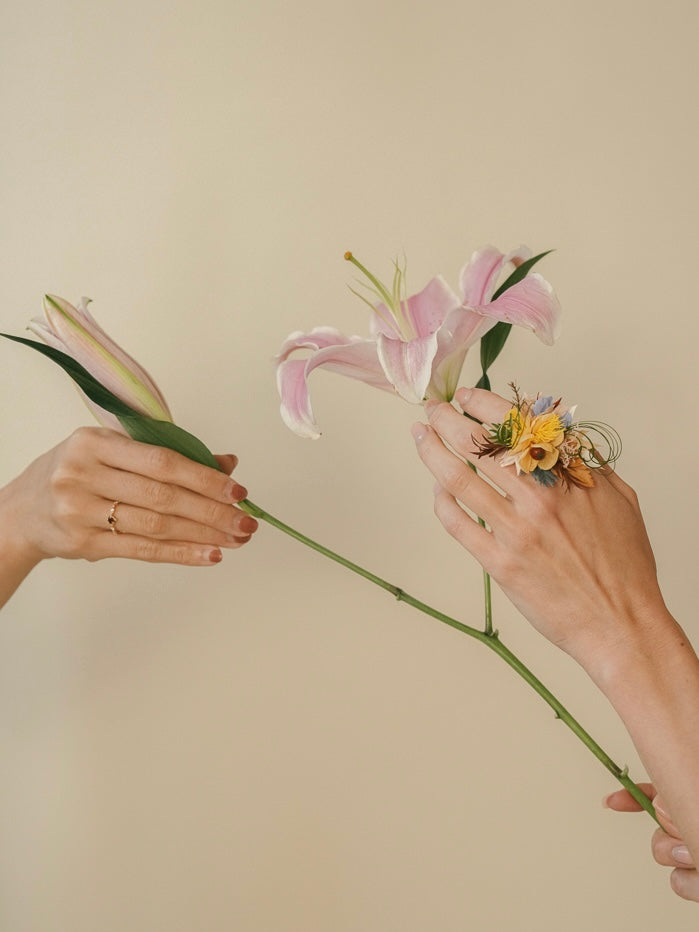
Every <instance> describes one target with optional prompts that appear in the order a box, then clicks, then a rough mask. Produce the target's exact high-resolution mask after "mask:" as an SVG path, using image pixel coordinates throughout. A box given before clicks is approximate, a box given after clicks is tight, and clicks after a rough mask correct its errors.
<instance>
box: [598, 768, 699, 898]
mask: <svg viewBox="0 0 699 932" xmlns="http://www.w3.org/2000/svg"><path fill="white" fill-rule="evenodd" d="M639 787H640V788H641V789H642V790H643V792H644V793H645V794H646V796H647V797H648V798H649V799H650V800H652V802H653V805H654V806H655V812H656V814H657V816H658V819H659V820H660V823H661V825H662V828H659V829H657V830H656V831H655V834H654V835H653V838H652V841H651V850H652V851H653V857H654V858H655V860H656V861H657V862H658V864H662V865H663V866H664V867H674V870H673V872H672V874H670V886H671V887H672V889H673V890H674V891H675V893H676V894H677V895H678V896H681V897H682V899H684V900H694V902H696V903H699V873H697V870H696V867H695V865H694V861H693V860H692V856H691V854H690V853H689V850H688V848H687V846H686V845H685V843H684V842H683V841H682V839H681V838H680V832H679V829H678V828H677V826H676V825H675V824H674V823H673V821H672V818H671V816H670V815H669V813H668V812H667V810H666V809H665V805H664V803H663V801H662V800H661V799H660V797H659V796H657V795H656V792H655V787H654V786H653V784H652V783H640V784H639ZM603 805H605V806H606V807H607V808H608V809H613V810H614V811H615V812H641V811H642V810H641V807H640V806H639V804H638V803H637V802H636V800H635V799H634V798H633V797H632V796H631V795H630V794H629V793H628V792H627V791H626V790H617V791H616V792H615V793H610V795H609V796H607V797H606V798H605V799H604V800H603Z"/></svg>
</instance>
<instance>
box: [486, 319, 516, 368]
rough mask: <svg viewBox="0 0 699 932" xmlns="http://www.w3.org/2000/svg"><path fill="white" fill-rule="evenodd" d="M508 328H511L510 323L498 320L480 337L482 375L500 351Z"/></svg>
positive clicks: (505, 340) (508, 332)
mask: <svg viewBox="0 0 699 932" xmlns="http://www.w3.org/2000/svg"><path fill="white" fill-rule="evenodd" d="M510 330H512V324H506V323H504V321H502V320H499V321H498V322H497V323H496V324H495V326H494V327H493V328H492V329H490V330H489V331H488V332H487V333H486V335H485V336H484V337H481V369H482V370H483V375H485V373H486V372H487V371H488V369H490V367H491V366H492V365H493V363H494V362H495V360H496V359H497V358H498V356H499V355H500V353H501V352H502V348H503V346H504V345H505V343H506V342H507V338H508V337H509V335H510Z"/></svg>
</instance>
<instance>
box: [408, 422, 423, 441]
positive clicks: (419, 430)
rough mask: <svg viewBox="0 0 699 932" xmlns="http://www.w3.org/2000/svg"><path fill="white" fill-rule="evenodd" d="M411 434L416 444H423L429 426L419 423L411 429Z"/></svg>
mask: <svg viewBox="0 0 699 932" xmlns="http://www.w3.org/2000/svg"><path fill="white" fill-rule="evenodd" d="M410 433H411V434H412V435H413V440H414V441H415V443H422V441H423V440H424V439H425V437H426V436H427V425H426V424H421V423H420V422H419V421H418V422H417V423H415V424H413V426H412V427H411V428H410Z"/></svg>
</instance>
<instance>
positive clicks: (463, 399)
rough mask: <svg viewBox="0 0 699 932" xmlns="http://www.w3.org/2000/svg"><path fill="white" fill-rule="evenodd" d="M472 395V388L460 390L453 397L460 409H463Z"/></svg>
mask: <svg viewBox="0 0 699 932" xmlns="http://www.w3.org/2000/svg"><path fill="white" fill-rule="evenodd" d="M472 394H473V389H472V388H460V389H459V390H458V392H457V393H456V396H455V397H456V400H457V401H458V402H459V404H460V405H461V407H462V408H463V407H465V406H466V405H467V404H468V402H469V401H470V399H471V395H472Z"/></svg>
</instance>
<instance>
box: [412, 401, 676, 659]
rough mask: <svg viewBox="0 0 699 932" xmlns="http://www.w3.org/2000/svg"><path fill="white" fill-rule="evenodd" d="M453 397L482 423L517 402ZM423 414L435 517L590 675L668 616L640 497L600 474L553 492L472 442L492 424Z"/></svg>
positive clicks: (417, 429)
mask: <svg viewBox="0 0 699 932" xmlns="http://www.w3.org/2000/svg"><path fill="white" fill-rule="evenodd" d="M456 398H457V401H458V402H459V403H460V404H461V405H462V407H463V408H464V410H465V411H466V412H467V413H468V414H469V415H471V416H472V417H474V418H477V419H478V420H479V421H483V422H485V423H498V422H502V421H503V420H504V417H505V415H506V414H507V412H508V411H509V410H510V408H511V403H510V402H507V401H505V399H503V398H501V397H500V396H498V395H495V394H492V393H490V392H487V391H482V390H479V389H473V390H466V389H460V391H459V392H457V395H456ZM426 410H427V414H428V418H429V422H430V426H429V427H427V426H425V425H414V427H413V433H414V436H415V438H416V442H417V447H418V452H419V455H420V457H421V459H422V460H423V462H424V463H425V465H426V466H427V467H428V468H429V470H430V471H431V472H432V474H433V475H434V477H435V478H436V479H437V483H438V484H437V486H436V488H435V506H434V507H435V512H436V514H437V517H438V518H439V519H440V521H441V522H442V524H443V525H444V527H445V528H446V530H447V531H448V532H449V533H450V534H451V535H452V536H453V537H455V538H456V540H458V541H459V542H460V543H461V544H462V546H464V547H465V548H466V549H467V550H468V551H469V552H470V553H472V554H473V555H474V556H475V557H476V559H477V560H478V561H479V562H480V563H481V564H482V565H483V567H484V568H485V569H486V570H487V571H488V572H489V573H490V574H491V575H492V576H493V578H494V579H495V580H496V581H497V582H498V583H499V584H500V586H501V587H502V589H503V590H504V591H505V593H506V594H507V595H508V596H509V598H510V599H511V600H512V601H513V602H514V603H515V605H516V606H517V607H518V608H519V609H520V611H521V612H522V613H523V614H524V615H525V616H526V617H527V618H528V619H529V620H530V621H531V622H532V624H533V625H534V626H535V627H536V628H537V629H538V630H539V631H540V632H541V633H542V634H544V636H545V637H547V638H548V639H549V640H551V641H552V642H553V643H555V644H557V645H558V646H559V647H561V648H563V649H564V650H566V651H567V652H568V653H570V654H571V655H572V656H574V657H576V659H578V660H579V661H580V662H582V663H583V666H585V667H586V668H588V672H590V671H589V667H590V666H592V665H594V662H595V659H596V658H599V662H600V664H603V663H604V661H605V658H606V657H608V656H609V648H610V647H613V646H615V645H617V644H618V642H619V641H620V640H623V639H625V638H626V637H627V636H628V635H629V634H630V633H631V632H632V631H633V629H634V628H635V627H638V626H639V625H642V624H643V623H644V621H645V620H648V623H649V626H650V620H651V619H652V620H653V621H654V622H655V621H657V617H658V613H659V612H663V613H665V614H667V612H666V609H665V608H664V603H663V601H662V596H661V594H660V589H659V587H658V583H657V579H656V571H655V561H654V558H653V553H652V550H651V547H650V543H649V541H648V537H647V535H646V531H645V527H644V524H643V519H642V517H641V512H640V509H639V507H638V501H637V499H636V495H635V493H634V492H633V490H632V489H631V488H630V487H629V486H628V485H627V484H626V483H625V482H623V481H622V480H621V479H620V478H619V477H618V476H617V475H616V474H615V473H614V472H612V471H611V470H595V471H594V476H595V486H594V488H590V489H581V488H577V487H575V486H572V487H571V488H570V489H569V490H565V489H564V488H563V487H562V485H561V484H560V483H559V484H558V485H557V486H554V487H552V488H547V487H544V486H542V485H539V484H538V483H537V482H536V481H535V480H533V479H532V477H531V476H528V475H520V476H518V475H517V474H516V472H515V469H514V467H506V468H502V467H501V466H500V462H499V459H495V460H494V459H492V458H489V457H483V458H482V459H479V458H478V456H477V452H478V449H477V446H476V443H475V441H474V438H475V440H477V439H479V438H482V437H483V436H484V435H485V430H484V429H483V428H482V427H480V426H479V425H478V424H477V423H474V421H473V420H469V419H468V418H466V417H463V416H462V415H461V414H459V413H458V412H457V411H456V410H455V409H454V408H453V407H452V406H451V405H449V404H446V403H442V404H438V403H434V402H428V404H427V405H426ZM446 444H448V445H449V447H451V450H450V449H449V448H448V447H447V446H446ZM464 460H466V461H467V462H464ZM469 462H470V463H473V464H474V465H475V466H477V467H478V470H479V471H480V472H481V473H482V474H483V476H485V477H486V478H483V477H481V476H479V475H477V474H476V473H475V472H474V471H473V470H472V469H471V468H470V467H469V466H468V463H469ZM486 479H487V480H490V482H488V481H486ZM491 483H492V484H491ZM493 484H494V485H495V488H494V487H493ZM461 505H463V506H465V507H466V508H467V509H468V510H469V512H471V513H472V514H474V515H480V516H481V517H482V518H484V519H485V521H486V522H487V525H488V529H485V528H483V527H481V526H480V525H479V524H478V523H477V521H476V520H474V518H473V517H471V516H469V514H468V513H467V512H466V511H464V509H463V508H462V507H461Z"/></svg>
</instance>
